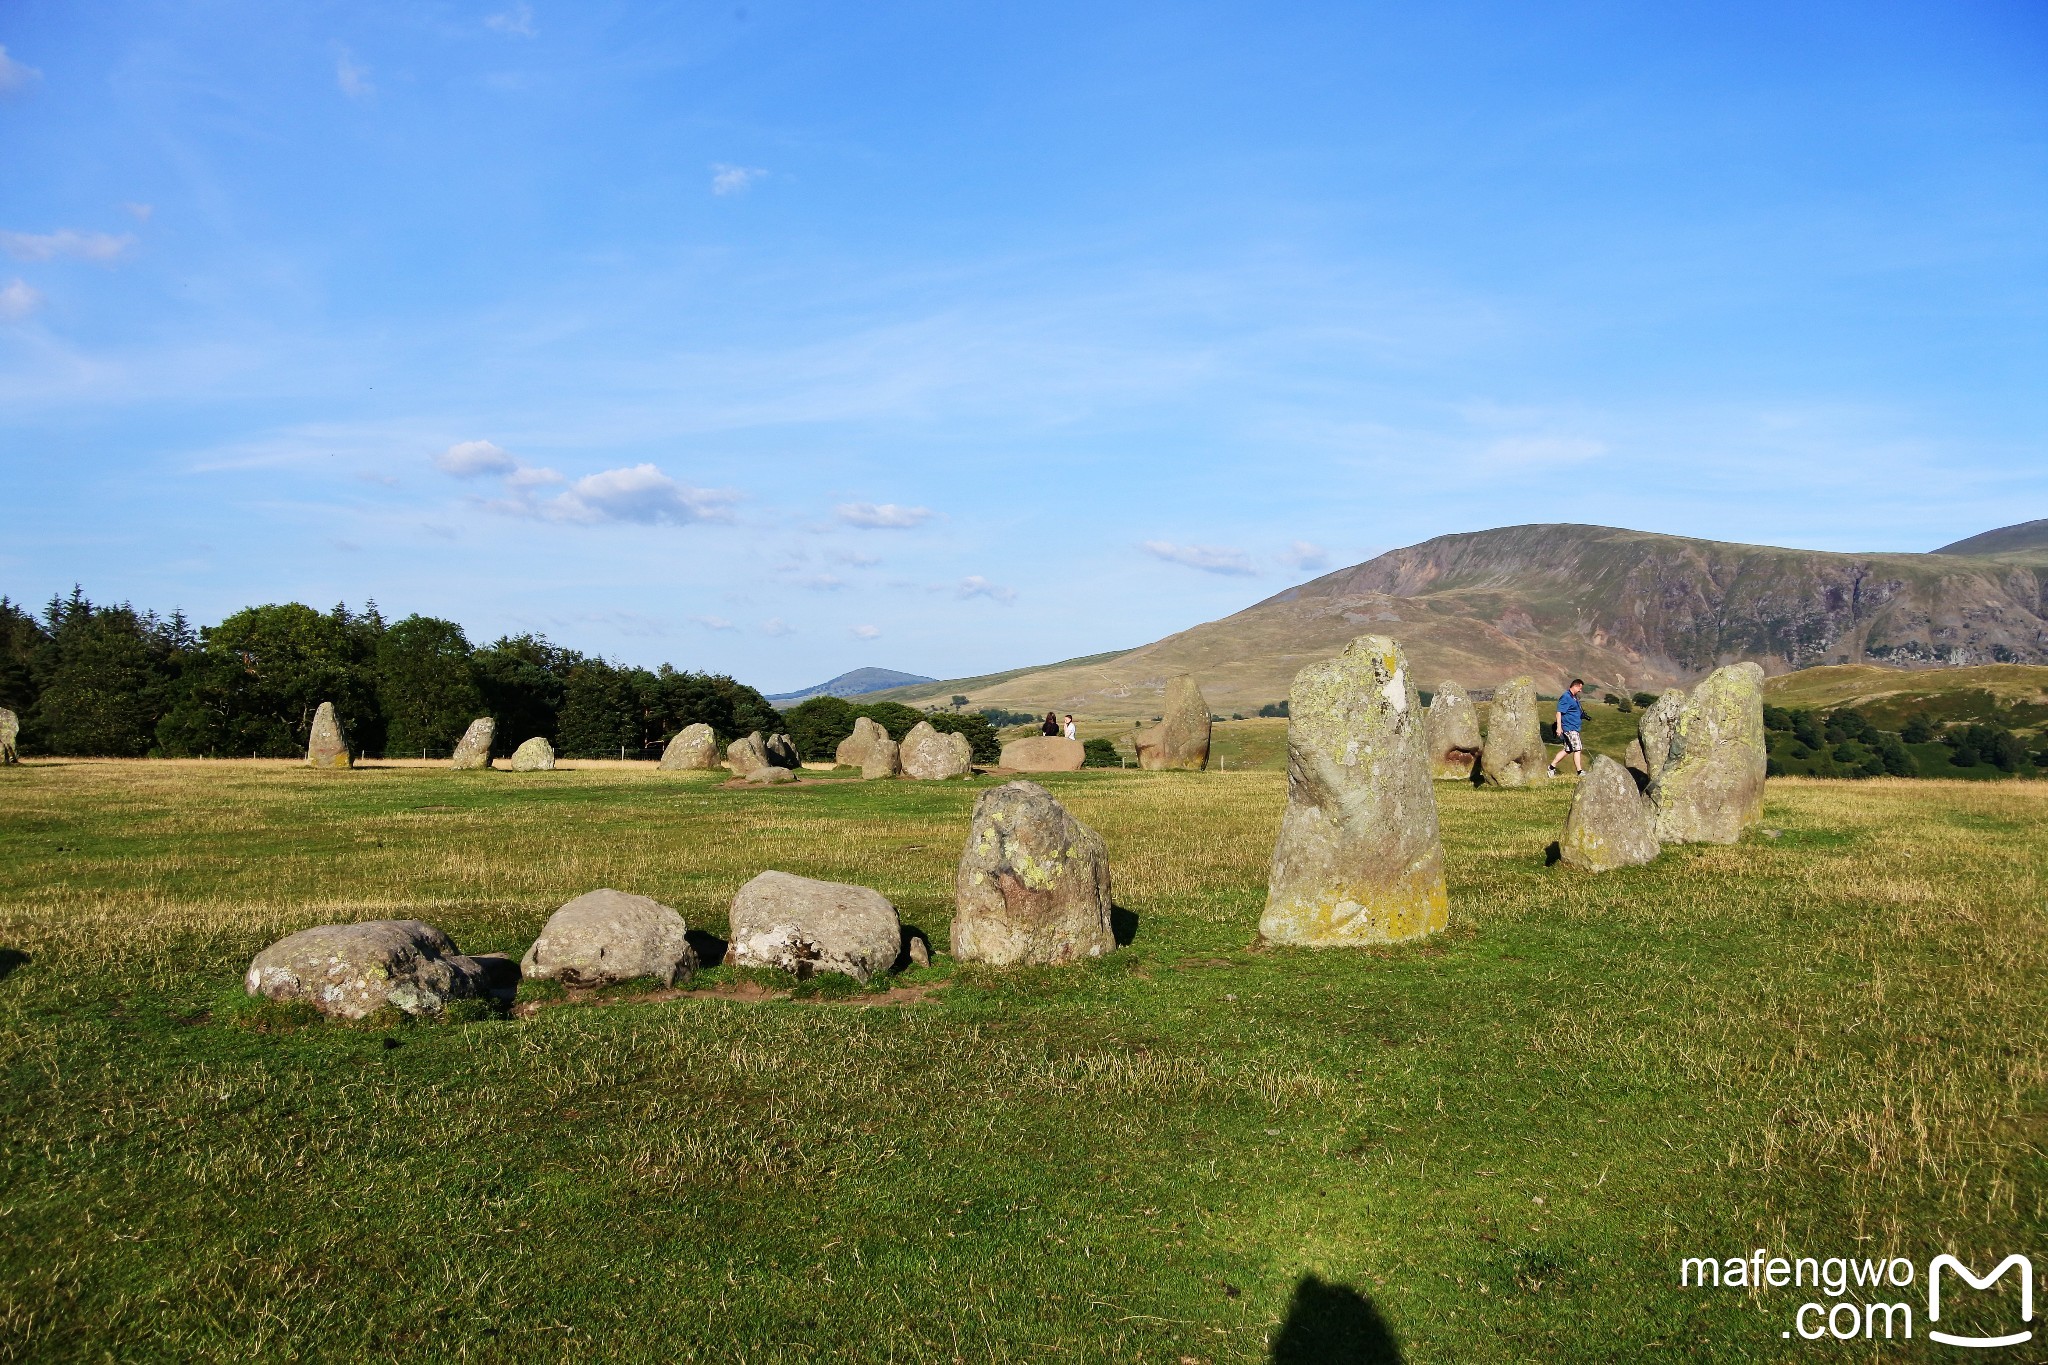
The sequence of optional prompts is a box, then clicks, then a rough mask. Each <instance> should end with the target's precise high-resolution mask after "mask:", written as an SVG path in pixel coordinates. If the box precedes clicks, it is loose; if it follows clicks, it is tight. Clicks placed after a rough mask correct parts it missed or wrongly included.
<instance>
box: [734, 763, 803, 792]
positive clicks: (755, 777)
mask: <svg viewBox="0 0 2048 1365" xmlns="http://www.w3.org/2000/svg"><path fill="white" fill-rule="evenodd" d="M740 781H742V782H747V783H751V784H752V785H754V786H757V787H772V786H775V785H776V784H777V783H780V782H794V781H796V774H795V773H794V772H791V771H790V770H789V769H788V768H785V767H783V766H782V765H781V764H779V763H770V764H769V765H768V766H767V767H765V768H756V769H754V771H752V772H750V773H748V774H747V775H746V776H745V777H743V778H741V779H740Z"/></svg>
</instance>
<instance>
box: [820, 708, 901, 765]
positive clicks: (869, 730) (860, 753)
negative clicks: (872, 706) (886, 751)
mask: <svg viewBox="0 0 2048 1365" xmlns="http://www.w3.org/2000/svg"><path fill="white" fill-rule="evenodd" d="M884 742H893V741H890V740H889V732H888V731H887V730H884V729H883V728H882V727H881V726H880V725H878V724H876V723H875V721H874V720H872V719H870V718H869V717H867V716H855V717H854V718H853V733H852V734H850V735H848V736H847V737H846V738H845V739H842V740H840V741H839V747H838V748H837V749H834V750H833V751H832V761H833V762H834V763H836V764H837V765H839V766H840V767H842V768H865V767H867V766H868V751H869V750H870V749H872V748H874V746H875V745H876V744H878V743H884Z"/></svg>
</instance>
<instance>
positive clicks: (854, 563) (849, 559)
mask: <svg viewBox="0 0 2048 1365" xmlns="http://www.w3.org/2000/svg"><path fill="white" fill-rule="evenodd" d="M825 557H826V558H827V559H830V560H831V561H832V562H833V563H834V564H845V565H848V566H849V567H851V568H855V569H872V568H874V567H875V566H876V565H877V564H880V563H881V562H882V557H881V556H880V555H871V554H867V553H865V552H864V551H861V550H828V551H826V552H825Z"/></svg>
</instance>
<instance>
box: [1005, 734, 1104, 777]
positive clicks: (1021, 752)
mask: <svg viewBox="0 0 2048 1365" xmlns="http://www.w3.org/2000/svg"><path fill="white" fill-rule="evenodd" d="M1001 761H1002V765H1003V766H1004V767H1005V768H1008V769H1010V770H1012V771H1013V772H1020V773H1077V772H1080V771H1081V768H1082V765H1084V764H1085V763H1087V761H1088V750H1087V749H1086V748H1084V747H1083V746H1082V744H1081V741H1080V740H1078V739H1068V738H1066V737H1065V736H1064V735H1030V736H1028V737H1026V738H1024V739H1013V740H1011V741H1010V742H1009V743H1007V744H1005V745H1004V746H1003V757H1002V760H1001Z"/></svg>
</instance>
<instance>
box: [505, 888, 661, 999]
mask: <svg viewBox="0 0 2048 1365" xmlns="http://www.w3.org/2000/svg"><path fill="white" fill-rule="evenodd" d="M696 969H697V953H696V950H695V949H693V948H691V947H690V940H689V937H688V930H687V928H686V926H685V925H684V924H683V917H682V916H681V915H679V914H677V913H676V912H675V911H674V910H671V909H670V908H669V907H668V906H666V905H663V904H662V903H661V902H660V901H656V900H650V899H648V898H647V897H646V896H635V895H631V894H629V893H628V892H624V891H614V890H612V889H611V888H609V887H606V888H605V889H603V890H600V891H586V892H584V893H583V894H582V895H580V896H578V897H577V898H576V899H574V900H572V901H570V902H569V903H568V904H566V905H564V906H563V907H562V908H561V909H559V910H557V911H555V913H554V914H552V915H550V916H548V922H547V924H546V925H545V926H544V927H543V928H542V929H541V931H540V937H539V938H537V939H535V940H534V941H533V946H532V947H531V948H528V949H527V950H526V956H525V957H524V958H522V959H520V962H519V970H520V971H521V972H523V973H525V974H526V975H527V976H529V977H532V978H534V979H535V980H539V981H560V982H561V983H562V984H563V985H565V986H605V985H614V984H616V983H618V982H621V981H634V980H638V979H639V978H641V977H647V976H651V977H654V978H656V979H658V980H660V981H662V982H665V983H666V984H668V985H671V986H673V985H674V984H675V983H676V982H677V981H679V980H682V981H687V980H688V979H689V978H690V974H691V973H692V972H694V971H696Z"/></svg>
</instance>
